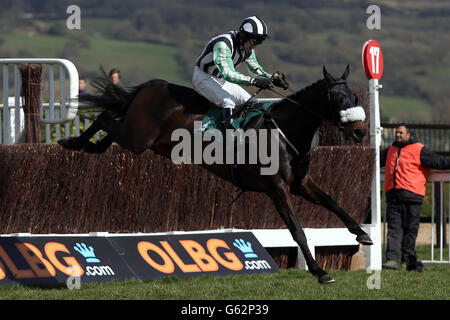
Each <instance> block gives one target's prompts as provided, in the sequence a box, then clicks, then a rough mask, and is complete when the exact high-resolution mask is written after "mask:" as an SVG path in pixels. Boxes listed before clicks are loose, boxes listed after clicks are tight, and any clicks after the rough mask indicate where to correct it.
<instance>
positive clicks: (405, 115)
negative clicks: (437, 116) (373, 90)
mask: <svg viewBox="0 0 450 320" xmlns="http://www.w3.org/2000/svg"><path fill="white" fill-rule="evenodd" d="M380 113H381V115H382V117H387V116H388V117H389V118H390V120H391V121H408V120H417V119H421V121H431V120H432V107H431V106H430V105H429V104H428V103H426V102H425V101H423V100H420V99H416V98H410V97H399V96H385V95H380Z"/></svg>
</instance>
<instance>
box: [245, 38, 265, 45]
mask: <svg viewBox="0 0 450 320" xmlns="http://www.w3.org/2000/svg"><path fill="white" fill-rule="evenodd" d="M248 41H249V42H250V44H251V45H252V46H257V45H260V44H261V43H263V41H264V39H256V38H250V39H248Z"/></svg>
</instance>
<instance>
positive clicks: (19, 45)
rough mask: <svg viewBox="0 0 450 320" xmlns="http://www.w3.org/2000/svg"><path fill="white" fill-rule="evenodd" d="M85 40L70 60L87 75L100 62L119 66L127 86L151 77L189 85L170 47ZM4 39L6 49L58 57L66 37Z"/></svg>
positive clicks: (28, 35) (16, 33) (23, 35)
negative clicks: (84, 46) (84, 44)
mask: <svg viewBox="0 0 450 320" xmlns="http://www.w3.org/2000/svg"><path fill="white" fill-rule="evenodd" d="M87 40H88V42H89V43H90V44H89V48H83V49H81V50H80V54H79V57H77V59H75V61H74V60H73V59H71V60H72V61H73V62H74V63H75V65H76V67H77V68H78V69H79V70H87V71H88V73H89V74H90V75H93V74H95V73H96V72H97V70H98V69H99V66H100V64H101V65H103V66H104V67H105V69H106V70H109V69H111V68H113V67H117V68H119V69H120V70H121V74H122V81H123V83H125V84H129V85H134V84H137V82H138V81H142V82H143V81H146V80H149V79H152V78H162V79H165V80H168V81H172V82H176V83H180V84H185V85H188V84H189V79H187V78H186V76H185V75H184V74H183V69H182V67H181V66H180V65H179V63H178V61H177V59H176V53H177V49H176V48H175V47H173V46H169V45H161V44H154V43H146V42H139V41H123V40H117V39H109V38H106V37H102V36H99V35H90V36H88V38H87ZM4 41H5V43H4V45H6V46H8V47H9V48H10V49H15V50H17V51H21V50H22V51H26V52H29V53H30V54H31V55H32V56H33V57H36V58H38V57H41V58H49V57H58V58H59V57H61V54H60V53H61V51H62V50H63V48H64V46H65V44H66V42H67V38H66V37H65V36H61V35H47V34H32V33H26V32H24V31H14V32H11V33H9V34H8V35H6V36H5V38H4ZM80 73H82V71H81V72H80ZM130 75H131V76H130Z"/></svg>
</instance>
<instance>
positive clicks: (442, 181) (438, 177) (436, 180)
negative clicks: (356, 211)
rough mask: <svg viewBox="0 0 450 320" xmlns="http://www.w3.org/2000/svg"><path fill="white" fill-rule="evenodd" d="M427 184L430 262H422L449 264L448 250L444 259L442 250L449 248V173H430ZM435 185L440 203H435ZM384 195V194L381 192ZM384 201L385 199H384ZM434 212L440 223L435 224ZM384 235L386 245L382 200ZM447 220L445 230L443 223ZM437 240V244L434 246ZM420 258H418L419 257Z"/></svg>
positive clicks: (449, 255)
mask: <svg viewBox="0 0 450 320" xmlns="http://www.w3.org/2000/svg"><path fill="white" fill-rule="evenodd" d="M380 178H381V181H384V168H383V171H382V174H381V177H380ZM427 181H428V182H431V195H430V197H431V226H430V227H431V233H430V246H431V247H430V260H422V262H423V263H425V264H450V249H449V253H448V257H447V258H446V257H444V248H445V247H446V246H447V248H450V223H448V219H449V217H450V171H431V172H430V175H429V177H428V180H427ZM436 184H439V187H440V188H439V189H440V191H439V192H440V197H439V199H440V202H439V203H436V197H435V195H436V190H435V189H436V187H435V186H436ZM446 186H448V188H449V193H448V195H447V201H448V215H447V219H445V206H444V204H445V189H446ZM383 193H384V192H383ZM384 199H385V197H384ZM436 210H438V214H439V220H438V221H440V223H439V224H438V223H436V220H437V219H436V218H437V215H436ZM383 220H384V222H385V228H384V234H383V243H384V245H385V244H386V238H387V231H386V229H387V223H386V201H385V200H384V219H383ZM446 220H447V230H445V224H446V223H445V221H446ZM438 230H439V239H436V234H437V233H438ZM445 233H447V243H445V241H444V239H445V237H444V234H445ZM436 240H437V244H436ZM435 245H436V248H437V249H438V251H439V253H438V254H439V257H438V259H437V258H436V257H435V254H434V253H435V250H436V248H435ZM419 258H420V257H419Z"/></svg>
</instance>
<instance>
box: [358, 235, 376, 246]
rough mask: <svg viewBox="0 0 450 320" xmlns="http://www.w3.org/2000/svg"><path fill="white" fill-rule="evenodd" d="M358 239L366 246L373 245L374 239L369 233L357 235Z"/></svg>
mask: <svg viewBox="0 0 450 320" xmlns="http://www.w3.org/2000/svg"><path fill="white" fill-rule="evenodd" d="M356 241H358V242H359V243H361V244H363V245H366V246H371V245H373V241H372V239H370V237H369V236H368V235H367V234H360V235H359V236H357V237H356Z"/></svg>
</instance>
